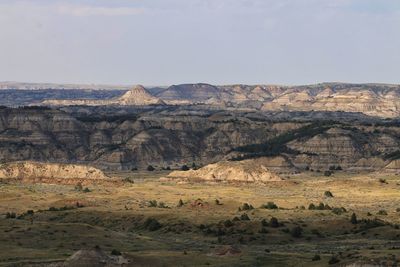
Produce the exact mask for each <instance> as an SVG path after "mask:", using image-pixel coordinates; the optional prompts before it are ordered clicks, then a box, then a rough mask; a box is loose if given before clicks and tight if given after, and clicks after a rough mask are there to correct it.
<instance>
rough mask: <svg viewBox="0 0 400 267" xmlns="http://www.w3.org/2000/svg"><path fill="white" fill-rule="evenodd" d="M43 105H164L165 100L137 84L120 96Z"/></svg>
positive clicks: (59, 101) (47, 102)
mask: <svg viewBox="0 0 400 267" xmlns="http://www.w3.org/2000/svg"><path fill="white" fill-rule="evenodd" d="M42 104H43V105H50V106H74V105H77V106H79V105H82V106H107V105H119V106H146V105H163V104H164V102H163V101H162V100H161V99H159V98H157V97H155V96H152V95H151V94H150V93H149V92H147V91H146V89H145V88H144V87H143V86H141V85H137V86H135V87H134V88H133V89H131V90H129V91H127V92H126V93H125V94H123V95H122V96H120V97H117V98H113V99H104V100H98V99H96V100H94V99H72V100H62V99H54V100H45V101H43V102H42Z"/></svg>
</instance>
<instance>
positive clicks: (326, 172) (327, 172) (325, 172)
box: [324, 171, 332, 176]
mask: <svg viewBox="0 0 400 267" xmlns="http://www.w3.org/2000/svg"><path fill="white" fill-rule="evenodd" d="M324 175H325V176H331V175H332V171H324Z"/></svg>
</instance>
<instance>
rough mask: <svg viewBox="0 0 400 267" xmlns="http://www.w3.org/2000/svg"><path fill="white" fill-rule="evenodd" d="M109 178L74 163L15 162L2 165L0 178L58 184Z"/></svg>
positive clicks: (93, 169)
mask: <svg viewBox="0 0 400 267" xmlns="http://www.w3.org/2000/svg"><path fill="white" fill-rule="evenodd" d="M107 179H109V177H107V176H106V175H105V174H104V173H103V172H102V171H100V170H99V169H96V168H94V167H89V166H84V165H73V164H58V163H39V162H13V163H5V164H1V165H0V180H12V181H24V182H43V183H57V184H77V183H78V182H79V183H82V184H90V183H92V182H96V181H102V180H104V181H106V180H107Z"/></svg>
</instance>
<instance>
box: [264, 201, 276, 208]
mask: <svg viewBox="0 0 400 267" xmlns="http://www.w3.org/2000/svg"><path fill="white" fill-rule="evenodd" d="M261 208H263V209H269V210H274V209H278V206H277V205H276V204H275V203H274V202H272V201H270V202H268V203H267V204H263V205H261Z"/></svg>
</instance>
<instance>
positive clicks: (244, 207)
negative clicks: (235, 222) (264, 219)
mask: <svg viewBox="0 0 400 267" xmlns="http://www.w3.org/2000/svg"><path fill="white" fill-rule="evenodd" d="M252 209H254V207H253V206H252V205H251V204H248V203H244V204H243V205H242V206H241V207H239V211H242V210H252Z"/></svg>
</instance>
